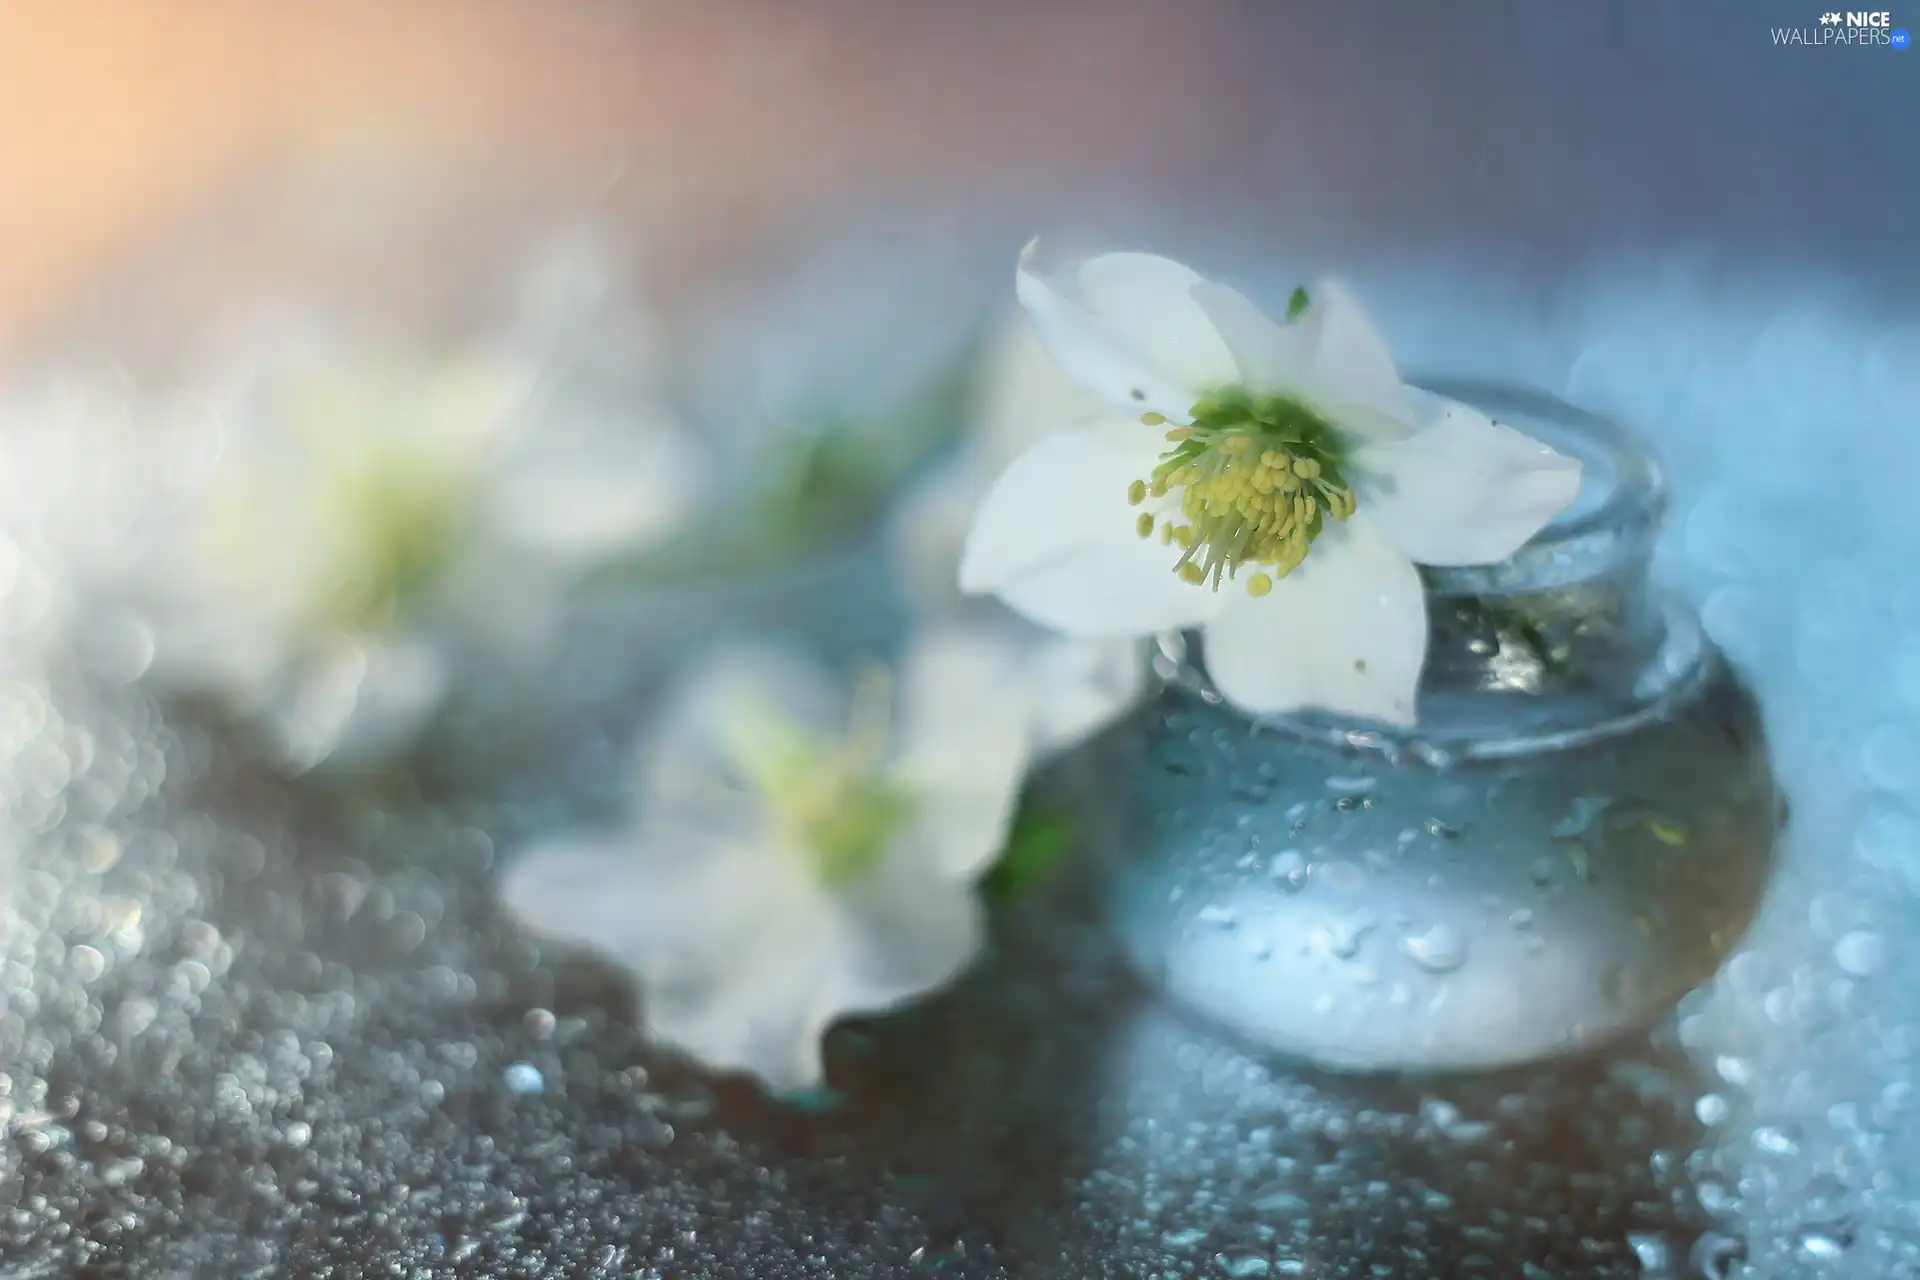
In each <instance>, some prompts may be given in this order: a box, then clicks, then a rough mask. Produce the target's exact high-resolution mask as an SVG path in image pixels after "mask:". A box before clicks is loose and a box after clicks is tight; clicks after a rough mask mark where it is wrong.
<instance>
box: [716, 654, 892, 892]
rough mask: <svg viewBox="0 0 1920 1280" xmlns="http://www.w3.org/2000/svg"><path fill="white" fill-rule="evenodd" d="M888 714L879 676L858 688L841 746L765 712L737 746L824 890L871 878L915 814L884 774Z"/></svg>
mask: <svg viewBox="0 0 1920 1280" xmlns="http://www.w3.org/2000/svg"><path fill="white" fill-rule="evenodd" d="M887 708H888V698H887V682H886V680H885V677H884V676H877V677H874V678H872V679H870V680H867V681H864V682H863V683H862V685H861V688H860V694H859V696H858V697H856V698H855V701H854V713H853V723H852V726H851V728H850V730H849V731H848V733H847V735H846V737H845V738H844V739H842V740H840V741H837V742H836V741H833V740H831V739H827V738H824V737H822V736H820V735H816V734H813V733H810V732H808V731H807V730H805V729H802V728H801V727H800V726H798V725H794V724H792V723H790V722H787V721H785V720H782V719H780V718H779V717H777V716H776V715H774V714H773V713H772V712H770V711H767V710H765V709H764V708H762V709H760V711H759V713H758V714H756V715H755V716H754V717H753V719H754V723H753V725H752V727H751V731H750V732H743V733H742V734H741V736H740V738H739V739H738V740H737V754H738V755H739V757H740V761H741V764H742V765H743V766H744V768H745V770H746V772H747V775H748V776H749V778H750V779H751V780H752V781H753V784H754V787H755V789H756V790H758V791H759V792H760V794H761V796H762V797H763V798H764V799H765V800H766V802H767V804H768V806H769V807H770V808H771V809H772V810H773V811H774V813H775V814H776V815H777V817H778V819H779V821H780V822H781V824H782V826H784V827H785V828H786V830H787V831H788V833H789V835H790V836H791V837H792V838H793V839H794V841H795V842H796V843H797V844H798V845H799V846H800V847H801V848H803V849H805V850H806V851H807V853H808V855H809V856H810V857H811V858H812V859H813V861H814V868H815V870H816V872H817V873H818V874H819V876H820V879H821V881H822V883H824V884H827V885H829V886H837V885H842V884H846V883H848V882H849V881H852V880H857V879H859V878H860V877H861V876H863V875H865V874H867V873H868V872H870V871H871V870H873V868H874V867H875V866H876V865H877V864H878V863H879V861H880V859H881V857H882V855H883V854H885V852H886V849H887V845H888V843H889V842H890V841H891V840H892V839H893V838H894V836H895V835H897V834H898V833H899V831H900V828H901V827H902V826H903V825H905V823H906V822H907V820H908V819H909V818H910V817H912V815H913V812H914V808H915V801H914V796H913V794H912V792H911V790H910V789H908V788H907V787H906V786H904V785H902V784H901V783H900V782H899V781H898V780H897V779H894V778H892V777H889V776H888V774H887V771H886V763H887V737H888V734H887Z"/></svg>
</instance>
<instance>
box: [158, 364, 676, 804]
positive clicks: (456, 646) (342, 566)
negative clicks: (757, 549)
mask: <svg viewBox="0 0 1920 1280" xmlns="http://www.w3.org/2000/svg"><path fill="white" fill-rule="evenodd" d="M208 423H209V427H210V429H211V430H212V431H213V432H214V433H215V434H216V435H217V447H218V453H219V457H218V463H217V465H215V466H213V467H211V468H210V469H209V470H208V472H207V474H206V476H205V477H204V480H203V482H202V484H201V485H200V487H199V488H198V489H197V491H196V492H195V493H194V495H193V501H192V502H191V503H190V504H186V505H184V506H182V507H181V508H179V509H178V510H174V511H170V512H168V513H166V516H165V518H164V519H162V520H160V521H158V522H157V523H158V527H157V528H156V529H155V530H154V543H153V545H152V547H151V548H149V550H148V553H147V554H146V556H145V557H144V559H143V561H142V563H141V565H140V573H139V578H138V582H137V583H136V584H135V585H134V586H133V587H132V588H131V590H132V591H133V592H134V593H135V594H137V595H138V596H139V598H140V599H139V603H140V604H141V605H142V606H143V609H144V612H145V614H146V616H147V617H148V618H149V619H150V620H151V622H152V624H153V627H154V631H155V654H154V662H153V674H154V676H155V678H156V679H158V680H160V681H161V682H162V683H164V684H166V685H168V686H169V687H172V688H176V689H185V690H192V691H197V692H206V693H211V694H215V695H217V696H219V697H221V698H223V699H225V700H226V701H227V702H228V703H230V704H232V705H233V706H234V708H235V709H236V710H238V711H239V712H241V713H242V714H244V715H247V716H250V717H255V718H257V719H258V720H259V721H260V722H262V723H263V724H264V725H265V726H266V727H267V728H268V729H269V730H270V731H271V734H272V736H273V737H274V738H276V739H277V742H276V745H277V747H278V748H279V749H280V750H281V751H282V752H283V753H284V755H285V757H286V761H287V762H288V763H290V764H292V765H295V766H301V767H304V766H311V765H313V764H315V763H317V762H319V761H320V760H323V759H329V758H331V759H333V760H334V761H336V762H339V761H343V760H366V759H370V758H375V757H378V756H379V755H381V754H384V753H386V752H389V751H391V750H393V749H395V748H398V747H400V746H403V745H405V744H406V743H407V742H408V741H409V740H410V739H411V738H412V737H413V736H414V734H415V733H416V732H417V731H418V730H419V729H420V728H421V727H422V726H423V725H424V723H425V721H426V720H427V719H428V718H429V716H430V715H431V714H432V713H433V712H434V711H435V710H436V709H437V708H438V706H439V705H440V702H441V700H442V697H443V695H444V694H445V692H446V690H447V686H448V682H449V680H450V679H451V676H452V672H453V668H454V665H455V663H456V660H457V659H458V658H459V657H460V656H461V652H462V649H463V646H464V645H466V644H467V643H468V642H469V641H475V640H477V641H479V642H480V643H481V644H482V645H485V644H486V643H488V642H492V643H493V645H494V648H495V651H496V652H501V653H507V654H515V655H525V654H527V653H529V652H531V651H533V650H534V649H535V648H537V647H538V646H539V645H540V644H541V643H542V642H543V641H544V640H545V639H546V638H547V636H548V633H549V632H550V631H551V628H552V626H553V624H554V622H555V621H556V619H557V614H558V608H559V605H560V602H561V600H562V598H563V595H564V593H565V591H566V589H567V588H568V587H569V586H571V585H572V583H573V581H574V579H575V578H576V576H577V574H578V572H579V571H580V570H581V569H583V568H585V567H587V566H588V565H590V564H591V563H593V562H594V561H596V560H598V559H600V558H602V557H605V556H608V555H611V554H613V553H615V552H617V551H620V550H622V549H626V548H631V547H635V546H638V545H642V544H645V543H647V542H649V541H650V540H652V539H654V538H655V537H657V536H659V535H660V534H661V533H663V532H664V531H665V530H666V529H667V528H668V527H669V526H671V525H672V524H673V523H674V522H675V521H676V520H677V519H678V518H679V517H680V516H681V514H682V513H683V511H684V510H685V508H686V506H687V503H688V497H689V495H688V493H687V488H686V485H685V483H684V476H685V466H684V458H685V456H686V455H685V450H684V448H682V447H681V442H680V440H679V437H678V434H677V432H676V431H675V429H674V428H673V426H672V424H671V423H670V422H669V421H668V420H667V419H666V418H665V416H664V415H662V414H660V413H658V412H657V411H653V410H650V409H649V408H648V407H646V406H640V407H638V408H636V409H635V410H634V411H632V412H630V413H628V414H624V415H621V416H617V417H616V416H609V415H603V414H593V415H582V414H577V413H569V412H568V408H567V406H566V404H565V403H564V402H562V403H546V402H543V400H542V397H541V396H540V395H539V387H538V382H537V379H536V378H535V377H534V376H533V375H532V374H531V373H530V372H529V371H525V370H523V369H521V368H520V367H519V366H518V365H517V364H516V363H515V362H513V361H510V360H506V359H499V358H496V359H493V360H490V361H479V362H475V363H472V364H470V365H463V364H459V363H448V364H444V365H419V366H393V367H383V366H372V365H361V364H339V363H331V364H329V363H323V364H321V365H319V366H318V367H310V368H303V369H296V370H291V371H287V370H283V371H280V372H279V373H277V374H275V375H273V376H270V377H267V378H265V379H262V380H258V381H256V382H255V383H253V384H250V385H249V386H248V387H247V388H246V389H245V391H244V393H243V394H241V395H240V396H238V397H237V398H235V399H234V400H232V401H231V402H229V403H225V404H222V405H219V406H218V407H217V409H216V410H215V412H213V413H212V414H210V415H209V417H208Z"/></svg>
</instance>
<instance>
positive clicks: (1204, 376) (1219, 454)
mask: <svg viewBox="0 0 1920 1280" xmlns="http://www.w3.org/2000/svg"><path fill="white" fill-rule="evenodd" d="M1018 289H1019V296H1020V300H1021V302H1022V303H1024V304H1025V306H1026V308H1027V311H1028V312H1029V313H1030V314H1031V315H1032V316H1033V318H1034V321H1035V323H1036V324H1037V325H1038V326H1039V329H1040V332H1041V335H1042V336H1043V337H1044V338H1045V339H1046V341H1047V344H1048V345H1049V347H1051V349H1052V351H1053V353H1054V355H1055V356H1056V357H1057V358H1058V359H1059V361H1060V363H1061V364H1062V365H1063V366H1064V367H1065V368H1066V370H1067V371H1068V372H1069V373H1070V374H1072V375H1073V376H1074V377H1075V378H1076V379H1077V380H1078V381H1079V382H1080V383H1081V384H1082V385H1083V386H1085V387H1086V388H1087V389H1088V390H1089V391H1091V392H1093V393H1095V394H1097V395H1098V396H1100V397H1101V398H1102V400H1104V401H1105V402H1106V403H1107V404H1108V405H1109V406H1111V407H1112V408H1115V409H1119V410H1123V411H1125V412H1126V413H1127V414H1129V415H1130V416H1127V417H1109V418H1107V419H1105V420H1102V421H1099V422H1095V423H1089V424H1084V425H1078V426H1063V427H1061V428H1059V429H1057V430H1055V431H1053V432H1052V433H1051V434H1049V435H1047V436H1046V437H1044V438H1043V439H1041V440H1040V441H1039V442H1038V443H1036V444H1035V445H1033V447H1032V448H1030V449H1029V450H1028V451H1027V452H1026V453H1024V454H1022V455H1021V457H1020V458H1019V459H1018V460H1017V461H1015V462H1014V464H1013V465H1012V466H1011V467H1010V468H1008V470H1007V471H1006V472H1005V474H1003V475H1002V476H1001V477H1000V478H999V480H998V481H997V482H996V483H995V485H994V487H993V490H992V492H991V493H990V494H989V495H988V496H987V500H986V502H985V504H984V505H983V506H982V508H981V511H980V514H979V518H978V519H977V520H976V521H975V523H974V526H973V529H972V531H971V533H970V535H969V537H968V541H967V548H966V553H965V556H964V558H963V561H962V564H961V571H960V583H961V586H962V588H963V589H964V590H966V591H969V592H991V593H992V594H994V595H996V596H998V597H999V598H1000V599H1002V600H1004V601H1005V602H1006V603H1007V604H1009V605H1011V606H1012V607H1013V608H1014V609H1016V610H1018V611H1019V612H1021V613H1023V614H1025V615H1026V616H1027V617H1029V618H1032V619H1033V620H1034V621H1036V622H1039V623H1041V624H1043V625H1045V626H1049V627H1052V628H1055V629H1056V630H1059V631H1062V632H1065V633H1067V634H1069V635H1076V636H1084V637H1103V636H1139V635H1147V634H1151V633H1154V632H1159V631H1164V630H1170V629H1178V628H1187V627H1201V628H1204V637H1205V661H1206V665H1207V670H1208V674H1209V675H1210V676H1211V677H1212V679H1213V681H1214V683H1215V684H1216V685H1217V686H1218V687H1219V689H1220V691H1221V693H1222V694H1224V695H1225V696H1226V697H1228V698H1229V699H1231V700H1232V701H1234V702H1235V703H1237V704H1239V705H1240V706H1242V707H1244V708H1246V709H1247V710H1249V711H1252V712H1255V713H1257V714H1264V713H1277V712H1284V711H1291V710H1295V709H1300V708H1306V707H1320V708H1325V709H1328V710H1331V711H1336V712H1341V713H1345V714H1351V715H1356V716H1364V717H1370V718H1374V719H1377V720H1382V721H1386V722H1389V723H1393V724H1399V725H1409V724H1412V723H1413V722H1414V696H1415V689H1416V687H1417V685H1418V682H1419V677H1420V668H1421V666H1422V664H1423V663H1424V662H1425V659H1426V646H1427V620H1426V602H1425V598H1424V595H1423V593H1422V589H1421V583H1420V577H1419V574H1418V573H1417V571H1416V570H1415V568H1414V565H1415V564H1416V563H1419V564H1432V565H1464V564H1483V563H1491V562H1495V561H1498V560H1502V559H1504V558H1506V557H1507V556H1509V555H1511V554H1513V552H1515V551H1516V550H1518V549H1519V548H1520V546H1521V545H1522V544H1524V543H1525V542H1526V541H1527V540H1528V539H1529V538H1531V537H1532V536H1533V535H1534V534H1535V533H1537V532H1539V530H1540V529H1541V528H1542V527H1543V526H1544V525H1545V524H1546V523H1547V521H1549V520H1550V519H1552V518H1553V516H1554V515H1555V514H1556V513H1557V512H1559V511H1560V510H1561V509H1562V508H1564V507H1565V506H1566V505H1567V504H1568V503H1569V502H1571V501H1572V500H1573V498H1574V496H1575V494H1576V493H1577V492H1578V491H1579V486H1580V466H1579V463H1578V462H1576V461H1575V460H1573V459H1571V458H1567V457H1564V456H1562V455H1560V454H1558V453H1555V452H1554V451H1553V450H1551V449H1548V448H1547V447H1545V446H1544V445H1541V444H1539V443H1538V442H1536V441H1534V440H1531V439H1529V438H1528V437H1526V436H1524V435H1522V434H1521V433H1519V432H1518V431H1515V430H1513V429H1512V428H1509V427H1506V426H1502V425H1500V424H1498V423H1495V422H1493V421H1491V420H1490V419H1488V418H1487V417H1486V416H1485V415H1483V414H1481V413H1479V412H1477V411H1475V410H1473V409H1471V408H1469V407H1467V406H1465V405H1462V404H1456V403H1454V402H1452V401H1449V400H1445V399H1443V398H1441V397H1439V396H1435V395H1432V394H1430V393H1427V392H1424V391H1420V390H1418V389H1417V388H1414V387H1410V386H1407V385H1406V384H1404V383H1402V382H1401V381H1400V377H1399V374H1398V373H1397V372H1396V371H1395V368H1394V363H1393V358H1392V356H1391V355H1390V354H1389V353H1388V351H1387V348H1386V344H1385V343H1384V342H1383V341H1382V340H1381V338H1380V335H1379V334H1378V333H1376V332H1375V331H1374V329H1373V327H1372V325H1371V324H1369V323H1368V321H1367V319H1366V317H1365V316H1364V315H1363V314H1362V313H1361V311H1360V309H1359V307H1358V306H1357V305H1356V304H1355V303H1354V302H1353V300H1352V299H1351V298H1350V297H1349V296H1348V294H1347V292H1346V291H1345V290H1344V289H1343V288H1341V287H1340V286H1339V285H1337V284H1333V283H1322V284H1320V285H1318V286H1317V287H1316V288H1315V290H1314V292H1313V293H1312V294H1311V295H1310V296H1308V295H1306V294H1305V293H1304V291H1303V292H1301V293H1296V295H1295V298H1294V305H1293V306H1290V307H1289V311H1290V313H1292V314H1293V316H1294V318H1293V319H1291V320H1290V321H1289V322H1288V323H1287V324H1284V325H1279V324H1275V323H1274V322H1272V321H1271V320H1269V319H1267V318H1266V317H1265V316H1263V315H1262V314H1261V313H1260V312H1259V310H1258V309H1257V308H1255V307H1254V305H1253V304H1252V303H1251V302H1249V301H1248V300H1247V299H1246V298H1245V297H1243V296H1242V295H1240V294H1238V293H1236V292H1234V291H1233V290H1232V289H1229V288H1227V287H1226V286H1224V285H1221V284H1216V283H1214V282H1212V281H1209V280H1204V279H1202V278H1201V277H1200V276H1199V275H1197V274H1195V273H1194V272H1193V271H1192V270H1190V269H1188V268H1187V267H1184V266H1182V265H1180V264H1179V263H1177V262H1171V261H1168V260H1167V259H1165V258H1158V257H1153V256H1150V255H1147V254H1138V253H1117V254H1108V255H1104V256H1101V257H1096V258H1092V259H1088V260H1086V261H1084V262H1080V263H1078V264H1075V265H1073V266H1071V267H1069V268H1067V269H1066V270H1064V271H1061V272H1057V273H1056V272H1048V271H1043V270H1042V269H1041V268H1040V267H1039V265H1038V263H1037V261H1036V249H1035V246H1033V245H1029V246H1028V249H1027V252H1026V253H1025V254H1024V255H1022V258H1021V263H1020V270H1019V273H1018ZM1302 309H1304V310H1302ZM1169 428H1171V429H1169ZM1129 504H1131V505H1129ZM1228 581H1234V582H1238V583H1242V584H1243V589H1240V590H1234V589H1229V588H1227V586H1226V584H1227V582H1228Z"/></svg>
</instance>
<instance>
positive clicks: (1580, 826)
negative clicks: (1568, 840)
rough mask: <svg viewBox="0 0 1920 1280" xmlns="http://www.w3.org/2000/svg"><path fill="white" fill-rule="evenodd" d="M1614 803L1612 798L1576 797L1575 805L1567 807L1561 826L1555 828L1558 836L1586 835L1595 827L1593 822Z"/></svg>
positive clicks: (1554, 830)
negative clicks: (1590, 828) (1588, 830)
mask: <svg viewBox="0 0 1920 1280" xmlns="http://www.w3.org/2000/svg"><path fill="white" fill-rule="evenodd" d="M1612 803H1613V798H1612V797H1611V796H1575V797H1574V798H1573V803H1572V804H1569V805H1568V806H1567V812H1566V813H1565V814H1564V815H1563V816H1562V817H1561V819H1560V822H1559V825H1557V826H1556V827H1554V829H1553V834H1554V835H1556V836H1578V835H1585V834H1586V832H1587V829H1588V828H1589V827H1591V826H1592V825H1593V820H1594V819H1595V818H1597V817H1599V816H1600V815H1601V814H1602V813H1604V812H1606V809H1607V806H1609V805H1611V804H1612Z"/></svg>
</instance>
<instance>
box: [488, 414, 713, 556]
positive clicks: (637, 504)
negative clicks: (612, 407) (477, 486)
mask: <svg viewBox="0 0 1920 1280" xmlns="http://www.w3.org/2000/svg"><path fill="white" fill-rule="evenodd" d="M687 456H688V445H687V443H686V442H685V441H684V440H682V439H681V438H680V434H679V432H678V431H677V430H674V429H673V428H672V427H670V426H668V425H666V424H665V421H664V419H662V420H660V421H657V422H650V421H647V420H645V419H641V420H638V421H619V422H612V421H609V422H543V423H542V424H541V425H540V427H539V428H538V429H536V430H532V431H529V432H527V433H526V434H525V435H524V436H523V437H522V438H521V439H520V440H519V441H518V442H517V447H516V448H515V449H514V451H513V455H512V457H511V458H509V459H506V460H505V461H504V462H503V465H501V466H500V467H499V468H498V469H497V470H496V471H495V472H493V474H492V476H491V480H492V491H491V493H490V495H489V497H490V506H489V514H490V516H491V517H492V519H493V521H494V526H495V528H496V529H497V530H498V531H499V532H500V533H501V534H503V535H504V536H505V537H506V538H507V539H509V540H510V541H511V542H513V543H514V544H515V545H517V546H521V547H526V548H528V549H529V550H532V551H535V552H537V553H539V554H541V555H543V556H546V557H548V558H551V559H556V560H561V561H587V560H591V559H594V558H596V557H601V556H606V555H610V554H612V553H614V552H618V551H623V550H626V549H629V548H632V547H637V546H641V545H644V544H646V543H648V542H650V541H652V540H654V539H655V538H657V537H659V536H660V535H662V534H664V533H665V532H667V531H668V530H670V529H671V528H672V527H673V526H674V525H675V524H676V523H677V522H678V521H679V520H680V519H681V518H683V517H684V516H685V515H686V514H687V512H688V511H689V510H690V509H691V508H692V506H693V498H694V495H693V487H692V485H691V484H690V483H689V479H688V472H687V465H686V459H687Z"/></svg>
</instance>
